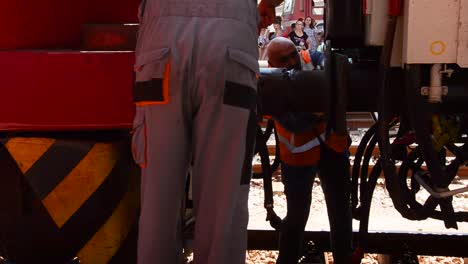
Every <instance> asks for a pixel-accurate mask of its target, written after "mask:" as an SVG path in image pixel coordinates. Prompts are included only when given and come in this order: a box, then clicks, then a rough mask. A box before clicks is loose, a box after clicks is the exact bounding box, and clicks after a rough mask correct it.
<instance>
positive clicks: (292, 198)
mask: <svg viewBox="0 0 468 264" xmlns="http://www.w3.org/2000/svg"><path fill="white" fill-rule="evenodd" d="M305 52H308V51H304V52H302V53H300V52H298V51H297V50H296V47H295V46H294V43H293V42H292V41H291V40H289V39H286V38H282V37H278V38H275V39H273V40H272V41H271V42H270V44H269V46H268V50H267V53H268V59H269V60H268V62H269V64H270V66H272V67H278V68H287V69H290V70H304V68H305V69H307V67H304V66H307V65H308V64H310V63H311V62H310V61H309V62H307V58H305V59H304V57H307V54H306V55H304V54H305ZM322 63H323V62H322ZM273 118H274V120H275V125H276V129H277V132H278V138H279V145H280V148H279V149H280V159H281V177H282V182H283V184H284V192H285V195H286V200H287V215H286V217H285V218H284V219H283V220H282V223H281V227H280V244H279V256H278V260H277V263H278V264H290V263H297V262H298V260H299V257H300V256H301V255H302V250H303V247H302V246H303V235H304V230H305V226H306V223H307V219H308V217H309V211H310V205H311V202H312V186H313V183H314V178H315V175H316V174H317V173H319V178H320V181H321V186H322V188H323V192H324V195H325V200H326V204H327V211H328V217H329V222H330V233H331V245H332V251H333V257H334V263H337V264H348V263H351V254H352V242H351V241H352V225H351V224H352V221H351V220H352V218H351V207H350V205H351V200H350V188H351V182H350V178H349V173H338V174H337V175H325V174H326V173H320V171H321V165H322V164H323V163H324V161H325V160H324V159H336V160H335V161H336V162H337V164H345V166H347V167H346V168H349V167H348V166H349V160H348V155H347V148H348V143H349V141H348V135H347V134H344V135H339V134H336V133H334V132H330V131H327V132H326V130H327V129H326V127H327V124H326V120H325V117H324V116H323V114H321V113H285V114H282V115H281V116H277V117H273ZM326 162H328V163H330V162H334V161H333V160H326ZM345 171H346V169H345ZM327 172H328V171H327Z"/></svg>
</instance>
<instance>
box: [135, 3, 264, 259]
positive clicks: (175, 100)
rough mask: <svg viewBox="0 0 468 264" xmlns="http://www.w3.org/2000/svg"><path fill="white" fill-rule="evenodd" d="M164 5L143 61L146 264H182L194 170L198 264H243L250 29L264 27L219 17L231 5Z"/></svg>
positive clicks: (144, 36) (146, 22) (139, 84)
mask: <svg viewBox="0 0 468 264" xmlns="http://www.w3.org/2000/svg"><path fill="white" fill-rule="evenodd" d="M236 1H238V0H236ZM243 1H244V0H240V2H243ZM162 2H163V1H149V0H148V2H147V4H149V5H148V6H146V7H145V13H144V14H143V16H142V23H141V26H140V31H139V38H138V43H137V52H136V65H135V66H136V67H135V69H136V85H135V91H134V94H135V102H136V104H137V107H136V115H135V119H134V134H133V138H132V143H133V152H134V158H135V160H136V162H137V163H139V164H140V165H141V166H142V175H141V176H142V183H141V215H140V222H139V237H138V263H139V264H149V263H151V264H153V263H157V264H159V263H161V264H172V263H174V264H176V263H177V264H178V263H180V261H181V256H182V242H181V232H180V223H181V217H180V216H181V214H180V210H181V206H182V200H183V198H184V186H185V182H186V176H187V170H188V167H189V165H190V163H192V181H193V182H192V195H193V205H194V213H195V218H196V224H195V237H194V263H196V264H219V263H223V264H229V263H232V264H239V263H245V251H246V246H247V223H248V208H247V200H248V191H249V181H250V174H251V164H252V155H253V147H254V146H253V144H254V136H255V121H256V120H255V105H256V73H257V72H258V62H257V59H256V56H257V51H256V28H255V27H253V26H252V23H248V22H249V21H255V19H256V17H253V18H252V19H251V20H248V19H247V20H242V19H236V18H237V17H236V16H235V15H233V16H231V17H229V18H223V17H220V16H221V15H225V14H228V12H227V11H228V10H226V8H227V7H230V6H234V5H235V4H236V2H235V1H233V0H229V1H226V2H227V5H226V7H224V6H223V4H220V2H219V1H218V2H216V4H213V5H211V4H209V3H206V2H207V1H189V2H187V1H185V2H177V1H175V2H168V1H166V2H165V3H162ZM251 2H252V3H251ZM181 3H183V4H181ZM199 4H203V7H205V8H208V9H205V11H203V10H204V9H202V8H198V7H197V6H196V5H199ZM245 4H248V5H245V6H242V5H241V8H244V9H245V8H250V7H251V8H255V4H254V3H253V1H251V0H248V1H247V0H245ZM186 5H189V7H186ZM190 5H191V6H190ZM210 8H211V9H210ZM223 10H224V11H223ZM236 10H237V9H234V10H231V12H233V13H234V14H235V13H236ZM237 11H238V10H237ZM155 13H156V15H150V14H155ZM244 15H245V14H244ZM239 17H240V16H239Z"/></svg>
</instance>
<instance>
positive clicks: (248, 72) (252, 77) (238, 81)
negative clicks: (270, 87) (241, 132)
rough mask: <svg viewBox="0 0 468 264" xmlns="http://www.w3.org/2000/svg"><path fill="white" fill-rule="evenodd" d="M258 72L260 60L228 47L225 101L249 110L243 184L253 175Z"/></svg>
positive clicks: (241, 182) (248, 181) (241, 179)
mask: <svg viewBox="0 0 468 264" xmlns="http://www.w3.org/2000/svg"><path fill="white" fill-rule="evenodd" d="M257 73H258V62H257V60H256V59H255V58H254V57H253V56H252V55H250V54H248V53H246V52H244V51H241V50H238V49H232V48H228V61H227V69H226V82H225V86H224V94H223V103H224V104H225V105H229V106H233V107H239V108H243V109H245V110H248V111H249V117H248V121H247V127H246V134H245V135H246V140H245V155H244V161H243V165H242V174H241V178H240V184H241V185H247V184H249V183H250V179H251V175H252V159H253V155H254V145H255V135H256V124H257V122H256V121H257V120H256V105H257V89H256V87H257V84H256V82H257V79H256V75H257Z"/></svg>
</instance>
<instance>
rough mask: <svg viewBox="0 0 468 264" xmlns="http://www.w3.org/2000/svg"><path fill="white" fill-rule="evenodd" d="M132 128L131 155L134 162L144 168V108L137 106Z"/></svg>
mask: <svg viewBox="0 0 468 264" xmlns="http://www.w3.org/2000/svg"><path fill="white" fill-rule="evenodd" d="M136 110H137V111H136V113H135V120H134V121H133V129H132V155H133V159H134V160H135V163H137V164H138V165H139V166H140V167H142V168H145V167H146V164H147V156H148V146H147V127H146V120H145V115H144V109H143V108H141V107H137V109H136Z"/></svg>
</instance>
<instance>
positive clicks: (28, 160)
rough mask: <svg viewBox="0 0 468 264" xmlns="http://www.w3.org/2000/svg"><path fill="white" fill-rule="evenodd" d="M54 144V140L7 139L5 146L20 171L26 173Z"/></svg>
mask: <svg viewBox="0 0 468 264" xmlns="http://www.w3.org/2000/svg"><path fill="white" fill-rule="evenodd" d="M54 142H55V139H51V138H24V137H15V138H11V139H9V140H8V142H7V143H6V144H5V146H6V148H7V149H8V152H10V154H11V156H12V157H13V159H14V160H15V161H16V163H17V164H18V166H19V168H20V170H21V171H22V172H23V173H26V172H27V171H28V170H29V169H30V168H31V166H32V165H33V164H34V163H35V162H36V161H37V160H38V159H39V158H40V157H41V156H42V155H43V154H44V152H46V151H47V150H48V149H49V148H50V146H52V144H54Z"/></svg>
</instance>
